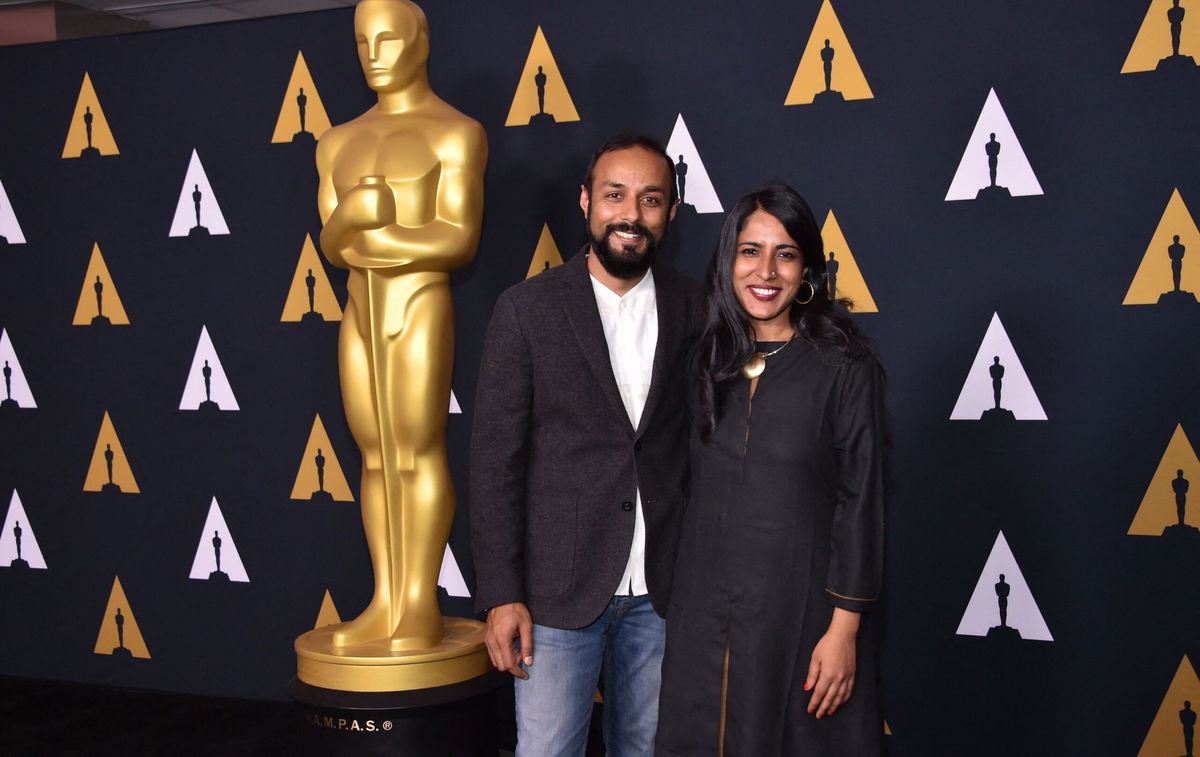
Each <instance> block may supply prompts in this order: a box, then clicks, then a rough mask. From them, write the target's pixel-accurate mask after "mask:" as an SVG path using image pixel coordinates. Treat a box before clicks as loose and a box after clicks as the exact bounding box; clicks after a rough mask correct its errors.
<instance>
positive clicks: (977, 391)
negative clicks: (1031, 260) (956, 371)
mask: <svg viewBox="0 0 1200 757" xmlns="http://www.w3.org/2000/svg"><path fill="white" fill-rule="evenodd" d="M997 358H999V368H997ZM1001 371H1002V372H1003V375H1002V376H1000V379H999V380H1000V407H1001V408H1002V409H1003V410H1008V411H1010V412H1011V413H1012V414H1013V418H1014V419H1015V420H1018V421H1044V420H1046V411H1045V410H1043V409H1042V403H1041V402H1039V401H1038V398H1037V394H1036V393H1035V392H1034V391H1033V384H1031V383H1030V382H1029V377H1028V376H1027V375H1025V369H1024V368H1023V367H1021V361H1020V359H1018V358H1017V352H1016V350H1014V349H1013V346H1012V342H1010V341H1009V339H1008V334H1006V333H1005V331H1004V325H1003V324H1001V323H1000V314H999V313H993V314H992V322H991V323H990V324H988V329H987V333H986V334H984V335H983V343H982V344H980V345H979V352H977V353H976V354H975V361H974V362H972V363H971V370H970V371H968V373H967V381H966V383H964V384H963V388H962V392H961V393H960V394H959V395H958V402H956V403H955V404H954V410H953V411H952V412H951V413H950V420H955V421H977V420H980V419H981V418H982V417H983V414H984V412H987V411H991V410H992V408H994V407H995V406H996V394H995V391H996V386H995V379H994V378H993V373H996V374H1000V373H1001Z"/></svg>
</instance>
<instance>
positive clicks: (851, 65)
mask: <svg viewBox="0 0 1200 757" xmlns="http://www.w3.org/2000/svg"><path fill="white" fill-rule="evenodd" d="M826 43H828V45H826ZM826 59H828V63H829V82H828V85H826V81H825V65H826V62H827V61H826ZM873 97H875V95H873V94H872V93H871V87H870V85H868V84H867V77H866V76H864V75H863V71H862V67H861V66H859V65H858V58H857V57H855V55H854V50H853V49H851V47H850V40H849V39H847V38H846V32H845V31H843V30H842V25H841V23H840V22H839V21H838V18H837V14H836V13H834V12H833V6H832V5H831V4H830V2H829V0H824V1H823V2H822V3H821V10H820V11H818V12H817V21H816V23H814V24H813V30H812V33H811V34H809V36H808V44H807V45H805V46H804V54H803V55H801V56H800V65H798V66H797V67H796V75H795V76H794V77H792V86H791V87H790V88H789V89H788V93H787V99H785V100H784V101H783V104H784V105H808V104H809V103H812V102H816V101H825V100H829V101H836V100H870V99H871V98H873Z"/></svg>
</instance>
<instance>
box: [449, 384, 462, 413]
mask: <svg viewBox="0 0 1200 757" xmlns="http://www.w3.org/2000/svg"><path fill="white" fill-rule="evenodd" d="M450 414H451V415H456V414H458V415H461V414H462V405H459V404H458V397H455V396H454V390H453V389H451V390H450Z"/></svg>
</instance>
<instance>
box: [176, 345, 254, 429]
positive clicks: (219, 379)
mask: <svg viewBox="0 0 1200 757" xmlns="http://www.w3.org/2000/svg"><path fill="white" fill-rule="evenodd" d="M206 363H207V367H208V368H209V369H210V373H209V376H208V379H209V381H208V392H207V393H206V392H205V386H204V373H205V364H206ZM210 398H211V401H212V402H214V403H216V405H217V407H219V408H220V409H221V410H240V409H241V408H239V407H238V403H237V400H236V399H234V397H233V388H232V387H231V386H229V379H228V378H226V377H225V369H224V368H222V367H221V359H220V358H219V357H217V350H216V348H214V347H213V343H212V339H209V337H208V327H207V326H201V327H200V341H199V342H198V343H197V344H196V354H195V355H194V356H193V357H192V367H191V370H189V371H188V377H187V384H186V385H185V386H184V387H183V399H182V400H180V402H179V409H180V410H199V409H200V406H201V405H202V404H203V403H204V402H206V401H209V400H210Z"/></svg>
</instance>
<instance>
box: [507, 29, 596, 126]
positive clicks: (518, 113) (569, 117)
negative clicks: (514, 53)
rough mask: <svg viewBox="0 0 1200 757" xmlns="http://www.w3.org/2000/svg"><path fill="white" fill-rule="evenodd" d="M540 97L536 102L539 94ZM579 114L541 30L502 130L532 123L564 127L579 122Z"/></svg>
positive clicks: (534, 41)
mask: <svg viewBox="0 0 1200 757" xmlns="http://www.w3.org/2000/svg"><path fill="white" fill-rule="evenodd" d="M539 91H540V92H541V93H542V95H541V97H540V98H539V96H538V92H539ZM578 120H579V113H578V112H577V111H576V110H575V103H573V102H572V101H571V93H570V92H568V91H567V85H566V83H565V82H564V81H563V78H562V72H560V71H559V70H558V64H557V63H555V62H554V54H553V53H551V52H550V45H549V44H548V43H547V42H546V35H545V34H543V33H542V27H540V26H539V27H538V28H537V32H536V33H535V34H534V35H533V44H532V45H530V47H529V57H527V58H526V59H525V68H524V70H522V71H521V80H520V82H518V83H517V92H516V94H515V95H513V101H512V105H511V106H510V107H509V109H508V119H507V120H505V122H504V125H505V126H525V125H527V124H531V123H538V122H545V123H560V124H561V123H565V122H567V121H578Z"/></svg>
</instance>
